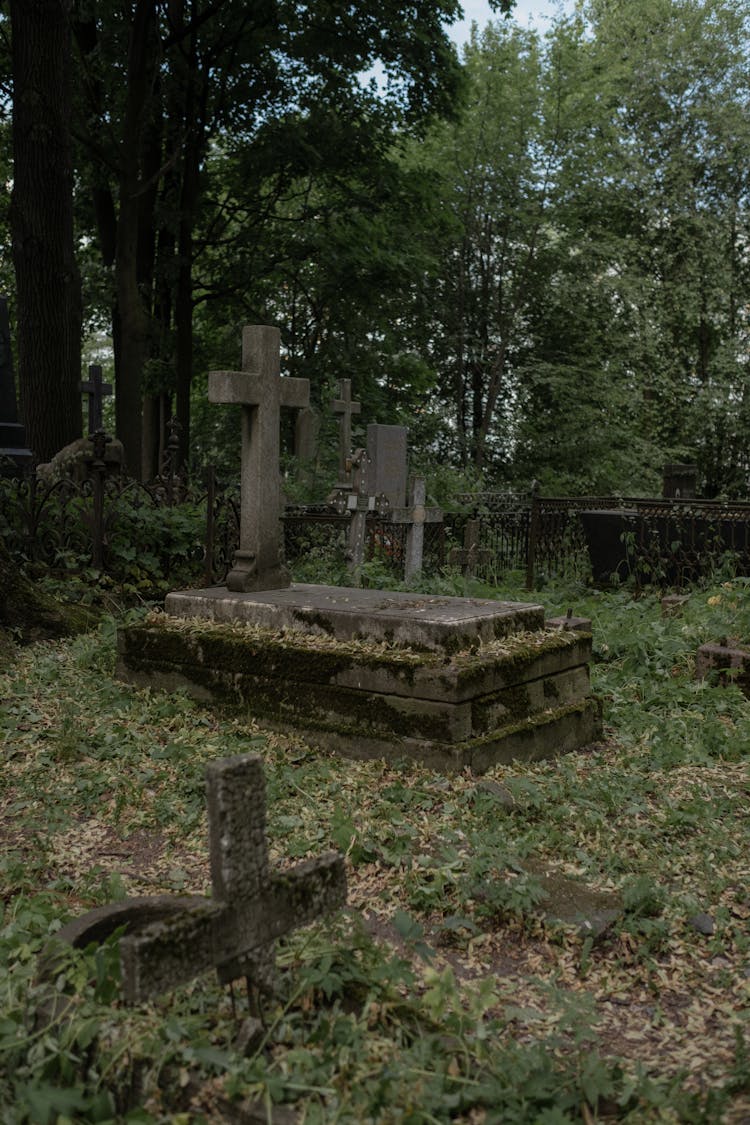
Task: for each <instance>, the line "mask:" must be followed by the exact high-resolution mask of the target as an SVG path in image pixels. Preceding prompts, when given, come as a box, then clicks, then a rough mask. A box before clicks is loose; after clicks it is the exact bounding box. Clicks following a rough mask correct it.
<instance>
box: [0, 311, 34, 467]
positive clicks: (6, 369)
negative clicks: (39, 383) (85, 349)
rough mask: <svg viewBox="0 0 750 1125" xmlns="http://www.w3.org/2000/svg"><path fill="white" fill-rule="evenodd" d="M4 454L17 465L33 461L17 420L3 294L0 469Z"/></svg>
mask: <svg viewBox="0 0 750 1125" xmlns="http://www.w3.org/2000/svg"><path fill="white" fill-rule="evenodd" d="M5 458H7V459H8V460H9V461H12V462H13V463H14V465H15V466H16V467H17V468H23V467H24V466H29V465H30V464H31V461H32V453H31V450H30V449H27V448H26V434H25V432H24V428H23V425H22V424H21V423H20V422H19V420H18V405H17V399H16V381H15V376H14V374H13V347H12V342H11V338H10V318H9V316H8V300H7V297H0V472H3V464H2V462H3V459H5ZM11 471H13V470H11Z"/></svg>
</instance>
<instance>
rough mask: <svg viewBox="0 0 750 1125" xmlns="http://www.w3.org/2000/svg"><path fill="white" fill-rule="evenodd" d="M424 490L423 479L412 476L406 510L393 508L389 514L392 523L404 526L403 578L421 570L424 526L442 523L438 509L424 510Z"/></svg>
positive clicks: (441, 516) (441, 515)
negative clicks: (404, 553) (408, 502)
mask: <svg viewBox="0 0 750 1125" xmlns="http://www.w3.org/2000/svg"><path fill="white" fill-rule="evenodd" d="M425 499H426V489H425V482H424V477H420V476H414V477H412V478H411V482H410V504H409V507H406V508H394V509H393V511H392V512H391V513H390V516H389V518H390V520H391V522H392V523H400V524H406V555H405V558H404V577H405V578H406V579H409V578H413V576H414V575H415V574H418V573H419V571H420V570H421V569H422V558H423V555H424V525H425V524H426V523H442V522H443V513H442V511H441V510H440V508H426V507H425Z"/></svg>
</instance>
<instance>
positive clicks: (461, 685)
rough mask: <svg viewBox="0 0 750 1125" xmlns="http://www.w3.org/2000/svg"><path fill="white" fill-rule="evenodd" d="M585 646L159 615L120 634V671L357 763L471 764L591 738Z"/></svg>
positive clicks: (577, 638)
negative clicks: (432, 645)
mask: <svg viewBox="0 0 750 1125" xmlns="http://www.w3.org/2000/svg"><path fill="white" fill-rule="evenodd" d="M590 644H591V639H590V637H586V636H583V635H582V634H580V633H577V634H572V633H561V632H560V631H559V630H551V631H547V632H545V631H539V632H536V633H524V634H519V635H516V636H512V637H508V638H506V639H505V640H504V641H493V642H491V643H490V644H489V645H487V646H484V647H479V648H478V649H477V650H475V651H472V652H462V653H457V654H455V655H454V656H452V657H449V656H446V655H445V654H439V653H437V652H434V651H432V652H423V653H414V652H407V651H405V650H403V649H393V648H388V647H386V646H384V645H380V646H372V645H370V646H368V645H365V644H363V643H361V642H359V643H356V642H340V641H335V640H331V639H330V638H328V637H324V638H320V637H317V638H316V637H310V636H308V635H304V634H300V633H299V632H296V631H290V632H289V633H287V634H285V635H280V634H275V633H273V632H271V631H269V630H264V629H260V628H257V627H247V626H245V627H241V626H237V625H233V626H229V625H221V624H216V623H215V622H210V621H201V620H198V621H196V620H180V619H175V618H169V617H162V618H161V619H160V620H159V622H158V623H154V624H144V625H133V626H129V627H127V628H125V629H122V630H120V632H119V634H118V668H117V670H118V675H120V677H121V678H123V679H125V680H128V681H129V682H131V683H134V684H136V685H138V686H149V687H156V688H163V689H166V690H175V689H178V688H183V689H186V690H187V691H188V692H189V694H191V695H192V696H193V697H195V698H198V699H200V700H203V701H205V702H213V703H220V704H228V705H230V706H235V707H236V706H240V707H243V708H245V709H247V710H249V711H250V713H251V714H252V715H253V716H254V717H255V718H257V719H259V720H261V721H262V722H270V723H272V724H281V725H285V726H286V727H287V728H288V727H293V728H295V729H297V730H307V729H315V730H317V731H318V732H319V735H321V733H322V736H324V738H325V740H326V741H327V742H328V743H335V744H336V746H337V747H338V748H340V747H343V746H347V747H349V752H350V753H352V754H353V755H354V756H359V755H361V754H362V753H364V752H365V750H366V749H367V748H368V747H371V748H372V747H376V748H377V751H376V752H377V755H378V756H382V755H383V754H384V753H386V754H387V756H389V757H393V756H394V755H395V756H396V757H398V756H403V755H404V754H405V755H406V756H407V757H408V756H414V757H416V758H417V759H418V760H420V761H433V760H438V759H439V760H440V761H441V762H443V764H446V763H448V764H450V763H452V762H454V761H459V762H463V763H464V764H469V763H470V761H471V760H472V759H473V758H474V757H475V756H476V755H477V754H478V755H480V756H482V755H483V756H484V758H487V756H488V755H490V756H491V755H492V754H493V753H496V747H498V746H500V744H501V743H502V744H503V746H504V750H503V752H506V751H508V747H510V746H512V745H516V746H530V745H532V744H533V746H534V747H535V746H536V742H538V741H539V739H540V738H542V737H543V736H542V734H541V733H540V732H541V731H542V729H545V730H547V734H548V735H549V736H550V738H551V739H552V743H553V748H552V749H551V750H550V753H556V752H560V751H559V745H563V744H565V743H566V740H567V742H570V741H571V739H572V740H573V741H575V739H574V738H573V735H572V734H570V730H569V728H570V729H571V730H572V731H575V730H579V733H580V732H581V731H583V733H585V734H586V735H587V740H588V741H590V740H591V739H590V738H589V737H588V736H589V735H590V734H591V732H592V731H593V729H594V725H595V724H593V718H592V716H593V715H594V713H595V711H596V708H595V707H594V708H593V710H592V709H591V707H590V706H589V704H590V703H591V701H590V700H589V698H588V697H589V691H590V688H589V675H588V663H587V661H588V658H589V656H590ZM394 689H395V690H394ZM581 709H582V710H581ZM570 715H573V716H574V718H573V719H571V718H570ZM581 715H588V718H587V719H585V720H584V719H581ZM575 716H578V718H575ZM556 725H557V726H560V725H562V726H563V727H564V728H565V731H567V732H568V733H567V734H566V736H565V738H562V737H561V736H559V735H558V734H557V733H555V727H556ZM525 727H528V729H529V730H534V731H536V734H535V735H534V737H533V739H532V738H531V736H530V735H525V734H523V733H522V729H523V728H525ZM592 737H593V736H592ZM508 739H510V742H508V741H507V740H508ZM319 740H320V739H318V741H319ZM577 744H578V745H580V744H581V743H577ZM554 747H558V749H554ZM570 748H572V747H570ZM497 752H499V751H497ZM508 752H509V751H508ZM533 756H539V755H538V753H537V750H536V749H535V750H534V755H533ZM484 758H483V759H482V760H484ZM499 760H502V759H499ZM485 768H486V767H485Z"/></svg>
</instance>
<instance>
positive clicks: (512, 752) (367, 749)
mask: <svg viewBox="0 0 750 1125" xmlns="http://www.w3.org/2000/svg"><path fill="white" fill-rule="evenodd" d="M261 725H262V726H266V727H270V728H271V729H275V730H282V731H283V730H287V731H288V729H289V728H288V726H285V725H284V724H283V723H275V722H273V721H271V720H263V721H262V722H261ZM295 733H298V734H299V736H300V737H301V738H302V739H304V741H305V742H306V743H308V745H310V746H314V747H318V748H319V749H321V750H329V751H333V752H334V753H337V754H340V755H341V756H342V757H345V758H356V759H367V758H384V759H385V760H386V761H391V762H402V761H407V762H418V763H419V764H420V765H423V766H427V767H429V768H431V769H436V770H440V771H442V772H444V773H459V772H462V771H463V770H466V769H469V770H471V771H472V773H475V774H482V773H486V772H487V770H489V769H492V767H493V766H497V765H503V764H507V763H509V762H513V761H523V762H536V761H541V760H542V759H544V758H556V757H558V756H559V755H560V754H570V753H572V752H573V751H575V750H580V749H582V748H583V747H586V746H591V745H592V744H593V743H596V742H597V741H598V740H599V739H600V738H601V737H602V717H601V706H600V703H599V701H598V700H597V699H594V698H589V699H584V700H580V701H579V702H577V703H571V704H568V705H567V706H564V707H557V708H553V709H552V710H549V711H543V712H541V713H540V714H538V715H533V716H531V718H529V719H526V720H523V721H520V722H518V723H515V724H513V725H511V726H507V727H503V728H501V729H500V730H497V731H491V732H489V733H488V734H486V735H483V736H482V737H478V738H471V739H466V740H465V741H464V742H441V741H440V740H439V739H434V738H432V739H419V738H408V737H406V738H397V737H394V736H390V737H387V738H386V737H383V736H378V735H377V734H373V733H371V732H358V733H357V735H356V737H353V736H352V735H351V734H348V733H345V732H342V731H340V730H337V729H335V728H333V727H326V726H325V725H324V724H316V725H309V726H308V727H305V728H301V729H299V730H297V731H295Z"/></svg>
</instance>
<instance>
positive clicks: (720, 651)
mask: <svg viewBox="0 0 750 1125" xmlns="http://www.w3.org/2000/svg"><path fill="white" fill-rule="evenodd" d="M711 672H715V673H717V676H716V678H717V681H718V683H719V684H720V685H721V686H722V687H725V686H726V685H727V684H730V683H734V684H736V685H737V687H738V688H739V689H740V691H741V692H742V693H743V695H746V696H748V697H749V698H750V648H748V647H747V645H741V644H739V643H738V642H737V641H731V642H730V641H728V640H727V639H726V638H725V637H723V638H722V639H721V640H720V641H719V642H718V643H712V642H709V643H707V644H703V645H701V646H700V648H699V649H698V652H697V654H696V657H695V678H696V680H705V679H706V677H707V676H708V675H709V673H711Z"/></svg>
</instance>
